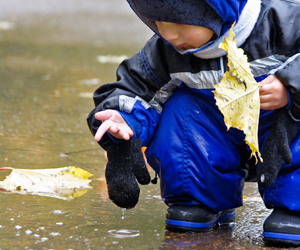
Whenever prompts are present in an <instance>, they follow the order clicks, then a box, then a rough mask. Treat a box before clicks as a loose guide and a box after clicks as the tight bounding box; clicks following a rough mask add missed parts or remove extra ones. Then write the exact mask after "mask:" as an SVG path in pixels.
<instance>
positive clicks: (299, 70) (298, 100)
mask: <svg viewBox="0 0 300 250" xmlns="http://www.w3.org/2000/svg"><path fill="white" fill-rule="evenodd" d="M275 75H276V76H277V77H278V78H279V80H280V81H281V82H282V83H283V84H284V85H285V86H286V87H287V88H288V90H289V92H290V95H291V97H292V105H291V109H290V114H291V116H292V118H293V119H294V120H296V121H299V120H300V53H298V54H295V55H294V56H292V57H290V58H289V59H288V60H287V61H286V62H285V63H283V64H282V65H281V66H280V67H279V68H278V69H276V71H275Z"/></svg>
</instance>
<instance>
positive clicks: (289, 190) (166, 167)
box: [146, 87, 300, 212]
mask: <svg viewBox="0 0 300 250" xmlns="http://www.w3.org/2000/svg"><path fill="white" fill-rule="evenodd" d="M273 113H274V112H273V111H265V110H261V113H260V119H259V131H258V137H259V143H260V147H262V146H263V143H264V141H265V139H266V136H267V134H268V132H269V129H270V127H271V125H272V119H273ZM298 127H299V125H298ZM244 138H245V137H244V133H243V132H242V131H239V130H237V129H235V128H230V129H229V130H228V131H227V128H226V126H225V124H224V118H223V116H222V114H221V113H220V111H219V109H218V107H217V106H216V105H215V100H214V96H213V93H212V90H195V91H194V90H193V91H192V90H191V89H189V88H187V87H184V88H182V89H178V90H176V91H175V92H174V94H173V95H172V96H171V97H170V99H169V100H168V102H167V103H166V104H165V106H164V110H163V113H162V116H161V120H160V122H159V124H158V127H157V129H156V132H155V136H154V138H153V140H152V141H151V143H150V145H148V148H147V151H146V156H147V160H148V162H149V164H150V166H151V167H152V168H153V169H154V170H155V171H156V173H157V174H158V175H159V177H160V185H161V196H162V199H163V201H164V202H165V203H166V204H167V205H168V206H170V205H172V204H176V203H177V204H189V205H197V204H204V205H206V206H208V207H210V208H211V209H213V210H214V211H215V212H219V211H223V210H226V209H231V208H236V207H239V206H242V204H243V200H242V191H243V188H244V182H245V176H244V174H243V171H241V169H240V163H241V162H240V161H241V157H240V151H239V146H240V145H244V144H245V142H244ZM291 150H292V153H293V161H292V164H291V165H289V166H288V165H286V164H285V163H283V165H282V168H281V170H280V173H279V175H278V177H277V179H276V181H275V182H274V183H273V184H272V185H271V186H270V187H268V188H266V189H264V190H260V193H261V196H262V197H263V200H264V202H265V205H266V206H267V207H285V208H288V209H290V210H295V211H300V136H299V134H298V135H297V138H296V139H295V140H294V141H293V142H292V145H291ZM260 151H261V149H260Z"/></svg>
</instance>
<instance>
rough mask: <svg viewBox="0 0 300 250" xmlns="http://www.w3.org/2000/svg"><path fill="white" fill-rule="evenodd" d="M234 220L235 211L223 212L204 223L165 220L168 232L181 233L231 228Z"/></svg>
mask: <svg viewBox="0 0 300 250" xmlns="http://www.w3.org/2000/svg"><path fill="white" fill-rule="evenodd" d="M234 220H235V211H233V212H231V213H229V212H226V211H225V212H223V213H220V214H219V215H218V217H217V218H216V219H215V220H213V221H211V222H206V223H199V222H190V221H180V220H171V219H166V228H167V229H168V230H170V231H181V232H189V231H192V232H208V231H211V230H213V228H215V227H216V226H223V225H230V226H232V225H233V224H235V223H234Z"/></svg>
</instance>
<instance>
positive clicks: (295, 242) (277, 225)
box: [263, 208, 300, 247]
mask: <svg viewBox="0 0 300 250" xmlns="http://www.w3.org/2000/svg"><path fill="white" fill-rule="evenodd" d="M263 236H264V241H265V243H266V244H268V245H273V246H274V245H276V246H281V247H282V246H300V212H295V211H290V210H288V209H284V208H275V209H274V210H273V212H272V213H271V214H270V215H269V217H268V218H267V219H266V220H265V222H264V232H263Z"/></svg>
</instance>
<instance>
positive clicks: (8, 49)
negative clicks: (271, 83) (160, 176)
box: [0, 0, 270, 250]
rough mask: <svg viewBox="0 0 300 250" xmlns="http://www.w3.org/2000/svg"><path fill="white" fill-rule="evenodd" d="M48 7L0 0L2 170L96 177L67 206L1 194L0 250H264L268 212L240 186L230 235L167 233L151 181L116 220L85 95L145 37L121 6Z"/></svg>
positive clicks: (95, 0)
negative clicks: (75, 171)
mask: <svg viewBox="0 0 300 250" xmlns="http://www.w3.org/2000/svg"><path fill="white" fill-rule="evenodd" d="M53 1H54V2H49V1H46V0H31V1H29V2H28V5H27V4H26V5H24V3H23V2H22V1H21V0H14V1H1V0H0V14H1V15H2V18H3V20H4V22H2V23H1V21H0V44H1V46H0V53H1V58H0V67H1V71H0V79H1V85H0V88H1V91H0V105H1V109H0V118H1V119H0V146H1V151H0V164H1V167H13V168H23V169H47V168H58V167H65V166H76V167H80V168H82V169H84V170H86V171H88V172H90V173H92V174H93V175H94V177H95V180H94V181H93V182H91V186H92V188H91V189H89V190H88V192H86V193H84V194H83V195H82V196H80V197H77V198H76V199H73V200H70V201H67V200H60V199H55V198H48V197H42V196H35V195H32V196H29V195H18V194H9V195H8V194H5V193H0V196H1V203H0V210H1V223H0V234H1V237H0V248H1V249H73V250H77V249H78V250H82V249H87V250H88V249H105V250H107V249H123V250H124V249H130V250H131V249H141V250H142V249H264V247H265V246H264V245H263V242H262V236H261V233H262V224H263V221H264V219H265V218H266V217H267V216H268V214H269V213H270V211H269V210H267V209H266V208H265V207H264V205H263V203H262V201H261V199H260V197H259V195H258V192H257V187H256V184H249V183H248V184H247V185H246V188H245V192H244V195H245V196H246V197H245V199H244V206H243V207H241V208H238V209H237V211H236V213H237V215H236V227H235V229H234V230H223V229H219V230H216V231H213V232H210V233H207V234H201V233H199V234H196V233H194V234H178V233H171V232H169V231H166V230H165V228H164V227H165V224H164V221H165V213H166V209H167V207H166V205H165V204H164V203H163V201H162V200H161V197H160V191H159V182H158V184H156V185H152V184H150V185H148V186H141V194H140V199H139V203H138V205H137V206H136V208H134V209H130V210H126V211H125V213H124V214H122V210H121V209H120V208H118V207H117V206H115V205H114V204H113V203H112V202H111V201H110V200H109V198H108V195H107V189H106V183H105V178H104V175H105V170H104V167H105V164H106V158H105V154H104V151H103V150H102V149H99V147H98V146H97V143H96V142H95V141H94V139H93V137H92V135H91V134H90V131H89V129H88V127H87V124H86V116H87V114H88V113H89V112H90V111H91V110H92V109H93V108H94V104H93V100H92V99H91V98H90V97H91V95H92V93H93V92H94V90H95V88H96V87H97V86H98V85H99V84H102V83H105V82H111V81H114V80H115V75H116V73H115V70H116V68H117V63H119V62H120V61H121V60H123V59H124V58H125V56H122V55H127V56H130V55H133V54H134V53H136V52H138V51H139V49H140V48H141V47H142V46H143V44H144V42H145V41H146V40H147V39H148V38H149V37H150V36H151V32H149V31H148V29H147V28H146V27H144V25H143V24H142V23H141V22H140V20H138V19H137V18H136V17H135V16H134V14H133V13H132V12H131V11H130V10H129V7H128V6H127V5H125V4H124V3H125V2H126V1H125V2H124V1H121V0H114V1H106V0H86V1H80V0H72V1H71V0H66V1H63V2H62V1H58V0H53ZM100 6H105V8H104V9H102V8H100ZM124 6H125V7H124ZM60 7H61V8H60ZM97 8H98V9H99V11H97ZM112 13H113V14H114V15H112ZM117 14H118V15H117ZM112 16H113V18H112ZM6 22H7V23H6ZM104 24H105V25H104ZM123 24H124V25H123ZM125 24H126V26H125ZM1 27H2V28H1ZM12 27H13V28H12ZM99 55H102V56H101V57H100V58H99ZM96 149H97V150H96ZM1 172H3V171H0V180H3V179H4V178H5V176H6V174H5V173H1ZM151 176H152V177H154V173H153V171H151ZM268 249H270V248H268Z"/></svg>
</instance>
